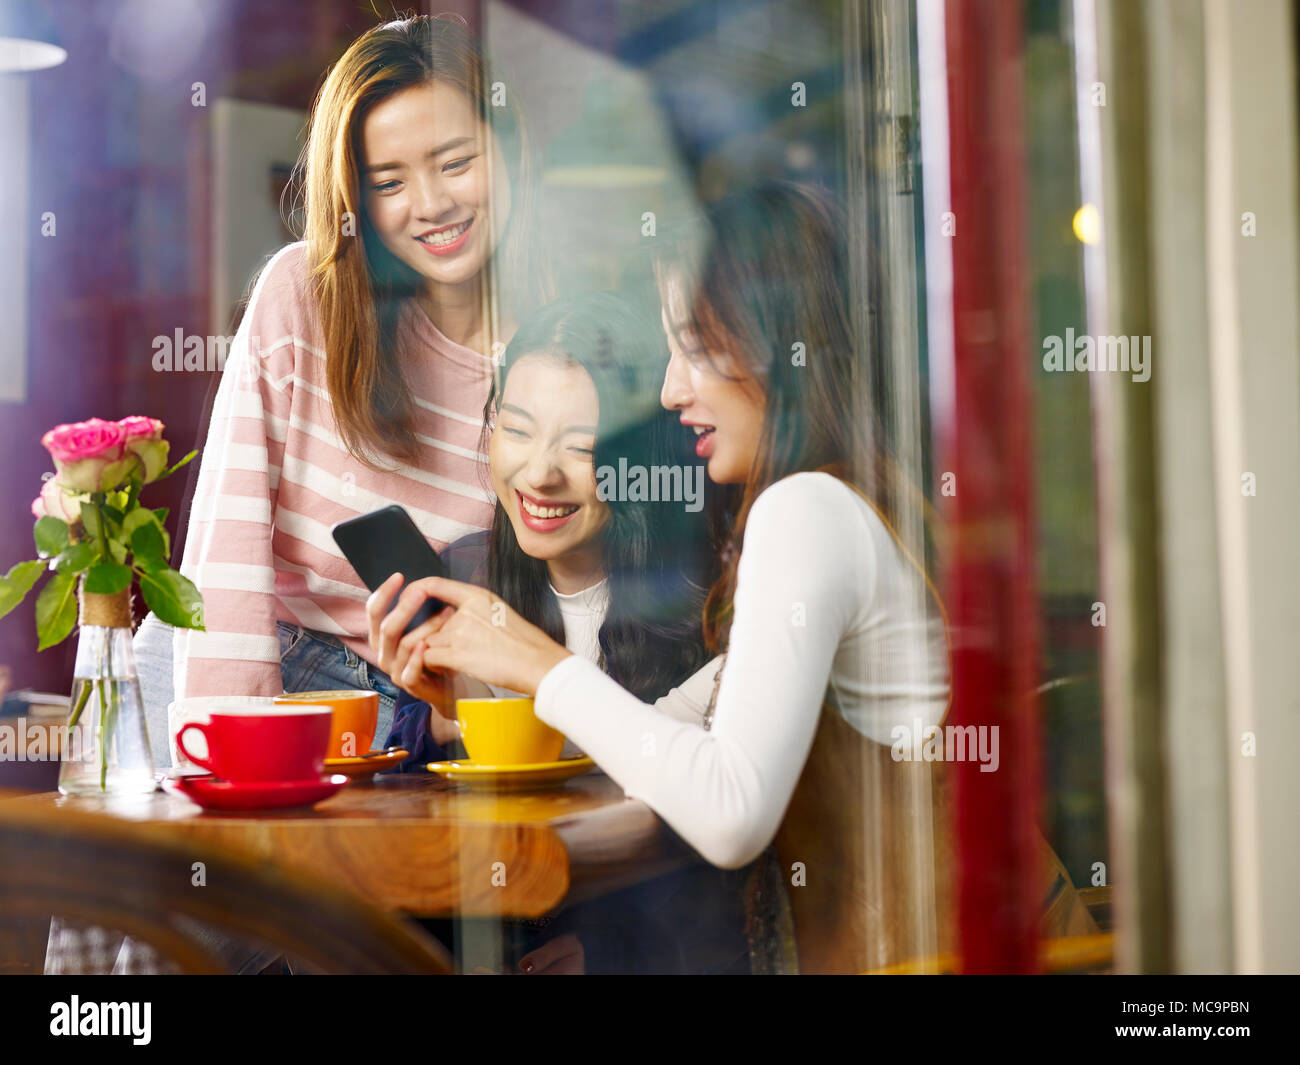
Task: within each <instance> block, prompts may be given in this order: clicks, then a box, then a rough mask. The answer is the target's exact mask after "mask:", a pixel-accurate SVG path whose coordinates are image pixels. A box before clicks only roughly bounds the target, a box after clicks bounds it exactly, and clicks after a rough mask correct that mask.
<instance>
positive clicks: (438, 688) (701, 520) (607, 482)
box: [390, 292, 714, 767]
mask: <svg viewBox="0 0 1300 1065" xmlns="http://www.w3.org/2000/svg"><path fill="white" fill-rule="evenodd" d="M662 345H663V337H662V333H661V332H660V331H659V329H658V327H657V325H655V324H654V323H653V321H651V320H650V319H649V318H648V317H647V316H645V315H644V314H641V313H639V312H638V311H637V310H635V309H634V307H633V306H632V305H631V304H630V303H629V302H628V301H626V300H625V299H623V298H621V297H619V296H616V295H614V294H613V293H608V292H600V293H590V294H587V295H583V296H577V297H573V298H570V299H565V300H560V301H557V302H555V303H552V304H550V305H548V306H546V307H543V308H541V309H540V310H539V311H536V312H534V313H533V314H532V315H531V316H529V317H528V318H527V319H525V320H524V321H523V323H521V325H520V327H519V330H518V332H516V334H515V336H514V339H513V340H512V341H511V342H510V344H509V346H508V347H507V348H506V351H505V354H504V357H503V359H502V362H501V366H500V371H499V374H498V377H497V379H496V381H495V382H494V384H493V388H492V391H491V394H490V396H489V398H488V403H487V408H486V410H485V412H484V421H485V425H486V432H487V434H488V439H487V446H486V450H487V452H488V457H489V468H490V471H491V479H492V488H493V491H494V493H495V495H496V500H497V502H496V508H495V511H494V513H493V517H492V525H491V528H490V529H489V530H488V531H487V532H485V533H477V534H471V535H470V536H467V537H465V538H464V539H462V540H460V541H458V542H457V543H455V544H452V545H451V546H450V547H449V548H448V549H447V551H446V552H444V560H445V561H447V562H448V564H449V567H450V569H451V571H452V572H453V573H454V574H456V575H459V576H462V577H463V578H464V579H466V580H470V581H473V582H474V583H478V584H482V585H483V586H485V587H486V588H488V589H489V590H491V591H492V592H493V593H494V594H496V595H498V596H500V598H501V599H502V600H504V602H505V603H506V604H508V605H509V606H510V607H511V609H513V610H514V611H516V612H517V613H518V614H519V616H520V617H522V618H525V619H526V620H527V621H528V622H529V623H530V624H532V625H535V626H537V628H538V629H540V630H541V631H542V632H544V633H546V635H547V636H548V637H550V638H551V639H552V640H554V641H556V642H557V643H559V644H563V645H565V646H567V647H568V648H569V649H570V650H571V651H572V652H573V653H574V654H577V655H580V656H582V657H584V658H585V659H587V660H588V661H591V662H593V663H595V664H596V665H597V666H599V668H601V669H602V670H604V672H605V673H607V674H608V675H609V676H610V677H612V678H614V679H615V680H616V681H617V682H618V683H619V684H620V685H622V686H623V687H624V688H626V689H627V690H628V691H630V692H633V693H634V694H635V695H636V696H637V697H638V698H639V699H643V700H645V701H647V702H654V701H656V700H657V699H659V698H660V697H661V696H664V695H666V694H667V693H668V692H669V691H670V690H672V689H673V688H674V687H675V686H676V685H678V684H680V683H681V682H682V681H683V680H684V679H686V678H687V677H690V676H691V675H692V674H694V673H695V672H697V671H698V670H699V669H700V667H701V666H703V664H704V662H705V661H706V659H707V658H708V657H710V656H709V654H708V652H707V650H706V649H705V647H704V641H703V638H702V635H701V629H700V608H701V604H702V603H703V598H704V591H705V589H706V588H707V586H708V584H709V583H710V581H711V580H712V576H713V568H714V567H713V560H712V558H711V553H710V549H709V543H708V531H707V528H706V521H707V515H708V512H707V511H706V509H705V503H706V500H705V498H704V482H705V478H704V476H703V469H702V467H701V466H700V465H698V464H697V463H696V462H694V461H692V460H691V457H690V451H689V448H688V447H687V446H685V443H686V442H685V441H684V440H683V439H682V438H681V437H680V434H679V433H677V432H676V431H675V427H674V425H673V423H672V419H671V418H670V417H669V416H668V415H667V414H666V412H664V411H663V410H662V409H661V408H660V406H659V404H658V395H657V387H658V371H659V368H660V366H661V365H662V361H663V353H662V352H663V347H662ZM620 471H624V476H623V477H622V481H621V482H620ZM626 471H632V476H634V477H635V476H639V474H638V473H637V471H643V473H644V477H643V478H642V480H643V481H648V480H649V479H651V478H654V480H655V485H656V487H657V486H658V484H659V483H661V482H662V483H664V484H668V485H671V486H673V487H674V488H675V489H677V490H676V491H675V492H674V493H673V494H675V495H676V496H677V498H659V499H657V500H650V499H642V498H639V496H640V495H641V494H642V493H640V492H628V491H626V489H627V482H628V477H627V475H626ZM644 494H645V495H647V496H648V495H649V494H650V492H649V489H648V488H646V489H645V492H644ZM655 494H658V493H655ZM629 496H632V498H629ZM408 690H409V691H410V692H411V694H412V695H414V696H416V697H417V699H418V700H423V701H426V702H428V703H429V704H430V705H432V706H434V707H437V708H438V712H439V716H441V717H443V718H444V720H441V721H440V720H438V717H434V716H429V715H428V713H427V711H426V710H425V708H424V706H422V705H418V704H417V703H415V702H413V701H412V700H409V699H407V698H406V697H402V698H400V699H399V702H398V711H397V716H396V719H395V722H394V729H395V731H394V735H393V736H392V737H390V743H398V742H400V743H401V745H402V746H403V747H406V748H407V749H408V750H410V751H412V756H411V758H410V759H409V760H408V761H409V762H410V763H411V764H412V765H416V766H421V767H422V766H423V764H424V763H426V762H428V761H429V760H430V758H431V757H436V756H437V754H438V752H437V751H436V750H434V749H432V748H431V747H430V745H429V740H432V741H434V743H439V744H441V743H446V742H447V741H448V740H450V739H452V738H454V736H455V734H456V730H455V726H454V724H452V722H451V719H452V718H454V716H455V715H454V709H453V707H452V705H451V698H450V695H451V685H450V683H449V678H447V677H446V676H445V675H436V674H424V675H422V676H419V677H417V678H416V679H415V681H414V682H413V683H412V684H411V685H410V686H409V688H408ZM674 709H675V710H676V711H677V712H680V713H684V714H686V715H688V716H691V715H694V716H696V717H698V716H699V714H701V713H702V712H703V708H702V706H696V707H695V708H694V709H688V708H686V706H685V704H678V705H676V706H675V707H674ZM425 717H427V718H428V720H427V721H425V720H423V718H425Z"/></svg>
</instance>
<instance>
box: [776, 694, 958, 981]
mask: <svg viewBox="0 0 1300 1065" xmlns="http://www.w3.org/2000/svg"><path fill="white" fill-rule="evenodd" d="M950 824H951V818H950V817H949V816H948V809H947V774H946V772H945V770H944V767H943V764H942V763H940V762H923V761H917V762H905V761H903V762H896V761H894V760H893V758H892V757H891V755H890V749H889V748H888V747H886V746H884V745H882V744H879V743H874V742H872V741H871V740H869V739H867V738H866V737H865V736H863V735H862V734H861V733H860V732H858V731H857V729H855V728H853V727H852V726H851V725H849V724H848V722H846V721H845V720H844V719H843V718H842V717H841V716H840V715H839V714H838V713H836V712H834V711H833V710H832V709H830V708H829V707H825V708H823V710H822V715H821V720H820V722H819V724H818V728H817V734H816V737H815V739H814V740H813V746H812V750H811V752H810V753H809V755H808V761H807V763H806V764H805V766H804V771H803V775H802V776H801V777H800V779H799V783H798V785H797V786H796V788H795V792H794V796H793V798H792V799H791V801H790V806H789V807H788V808H787V810H786V815H785V819H784V821H783V822H782V824H781V828H780V830H779V832H778V833H777V837H776V851H777V855H778V857H779V858H780V860H781V866H782V869H783V872H784V873H785V875H786V876H788V877H792V878H793V877H795V876H797V875H798V874H797V873H796V872H794V871H793V870H795V868H796V867H795V863H796V862H798V863H802V869H803V874H804V876H805V878H806V882H805V883H804V884H803V885H802V886H794V885H792V886H791V887H790V888H789V891H788V895H789V898H790V910H791V917H792V918H793V921H794V936H795V944H796V948H797V952H798V959H799V972H800V973H863V972H867V971H869V970H872V969H880V968H884V967H885V966H888V965H893V964H897V963H899V962H901V961H903V960H904V959H906V958H910V957H918V956H921V955H924V954H933V953H937V952H941V951H947V950H950V949H952V947H953V944H954V928H953V927H952V925H953V921H952V914H953V912H954V911H953V905H952V899H951V894H952V876H951V875H950V873H951V870H952V868H953V863H952V860H951V845H950V838H949V826H950Z"/></svg>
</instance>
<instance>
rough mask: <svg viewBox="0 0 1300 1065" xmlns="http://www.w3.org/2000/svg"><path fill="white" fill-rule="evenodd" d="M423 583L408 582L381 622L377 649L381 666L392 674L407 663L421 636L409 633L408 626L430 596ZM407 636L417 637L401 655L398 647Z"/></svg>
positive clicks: (409, 642)
mask: <svg viewBox="0 0 1300 1065" xmlns="http://www.w3.org/2000/svg"><path fill="white" fill-rule="evenodd" d="M423 583H424V582H423V581H412V582H411V583H410V584H408V585H407V586H406V587H405V588H404V589H403V590H402V594H401V595H399V596H398V597H397V602H396V603H394V604H393V608H392V610H390V611H389V612H388V614H387V616H386V617H385V618H384V619H383V620H382V621H381V622H380V623H379V645H378V646H377V647H376V648H375V650H376V651H377V652H378V653H379V665H380V667H381V668H382V669H384V670H385V671H387V673H388V674H389V675H390V676H391V675H392V674H393V673H394V672H398V671H400V669H401V667H402V666H403V665H405V659H406V655H409V654H410V647H411V645H413V644H414V642H415V639H418V638H419V637H418V636H416V634H415V632H412V633H407V632H406V627H407V626H408V625H410V624H411V619H412V618H413V617H415V615H416V614H417V613H418V612H419V610H420V608H421V607H422V606H424V604H425V601H426V600H427V599H428V598H429V594H428V593H427V592H426V591H424V590H423V589H422V588H421V587H420V585H421V584H423ZM426 624H427V623H426ZM407 636H414V637H415V639H412V640H410V641H408V645H407V648H406V652H405V654H402V655H399V652H398V647H399V645H400V644H401V641H402V640H403V639H406V638H407ZM399 657H400V659H401V661H400V662H399V661H398V659H399Z"/></svg>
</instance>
